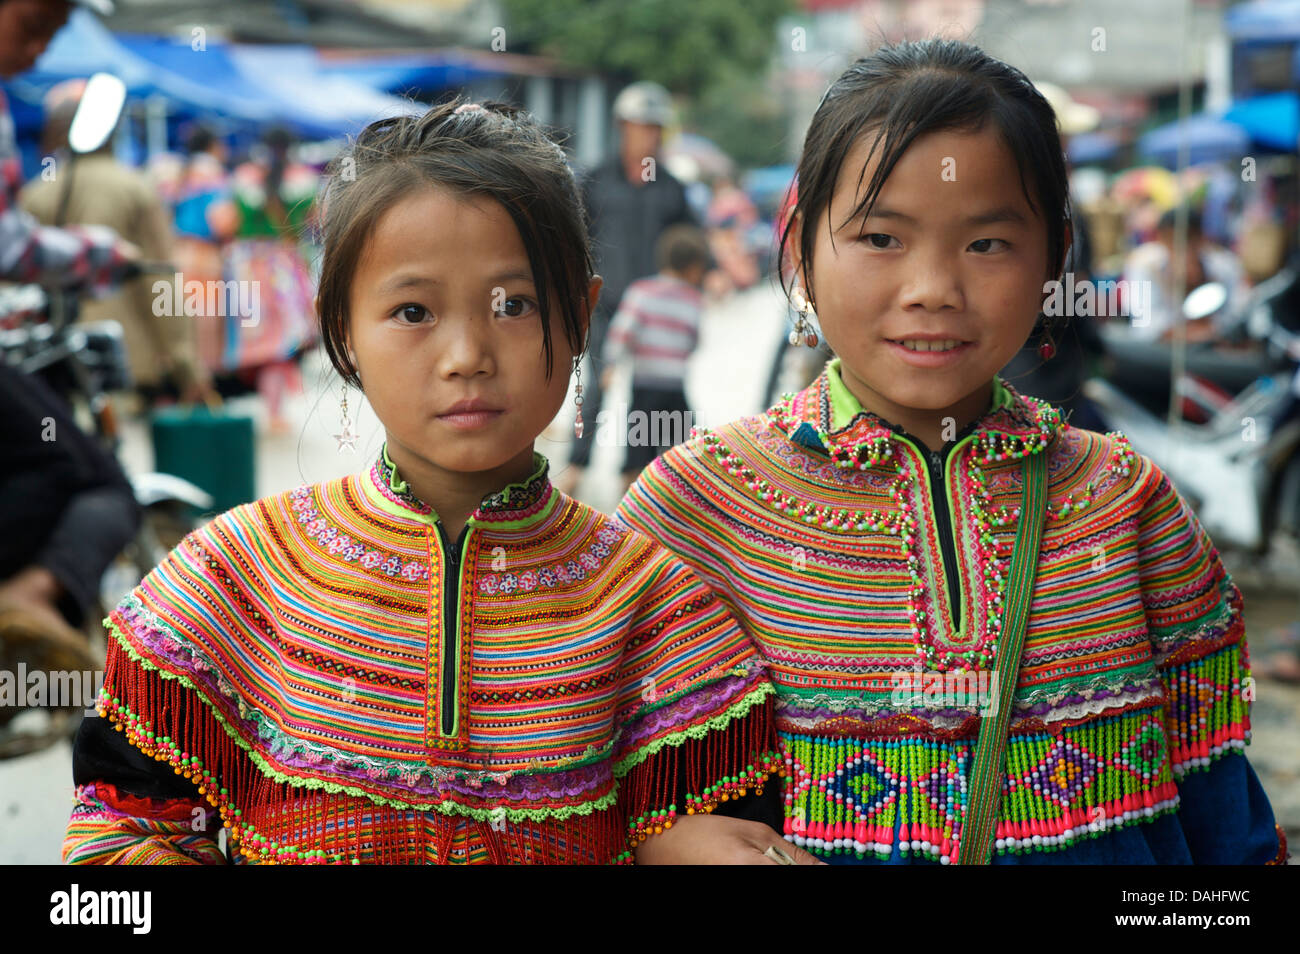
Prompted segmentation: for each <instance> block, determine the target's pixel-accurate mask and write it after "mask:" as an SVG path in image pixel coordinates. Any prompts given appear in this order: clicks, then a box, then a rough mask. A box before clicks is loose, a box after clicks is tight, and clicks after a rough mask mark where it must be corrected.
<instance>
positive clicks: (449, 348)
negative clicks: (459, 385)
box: [430, 318, 496, 378]
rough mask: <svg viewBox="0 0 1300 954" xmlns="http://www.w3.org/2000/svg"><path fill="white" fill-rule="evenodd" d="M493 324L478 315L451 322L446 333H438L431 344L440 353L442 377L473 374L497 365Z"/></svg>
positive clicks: (490, 370) (490, 369) (439, 365)
mask: <svg viewBox="0 0 1300 954" xmlns="http://www.w3.org/2000/svg"><path fill="white" fill-rule="evenodd" d="M491 338H492V336H491V324H490V323H489V322H488V321H486V320H479V319H477V318H472V319H463V320H461V321H457V322H449V323H448V326H447V328H446V335H435V336H433V338H432V339H431V340H430V345H431V346H432V347H433V348H434V349H436V351H437V353H438V372H439V374H440V375H441V376H442V377H466V378H468V377H474V376H476V375H480V374H491V373H492V371H493V370H494V368H495V366H496V365H495V359H494V356H493V347H492V340H491Z"/></svg>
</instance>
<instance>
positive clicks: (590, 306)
mask: <svg viewBox="0 0 1300 954" xmlns="http://www.w3.org/2000/svg"><path fill="white" fill-rule="evenodd" d="M604 285H605V279H603V278H601V277H600V276H599V275H592V276H591V281H589V282H588V283H587V307H586V308H584V309H583V311H582V340H583V341H584V342H585V341H586V340H587V332H588V331H589V330H590V329H591V316H592V315H593V314H595V312H596V302H598V301H600V290H601V288H603V287H604Z"/></svg>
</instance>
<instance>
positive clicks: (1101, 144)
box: [1068, 132, 1119, 166]
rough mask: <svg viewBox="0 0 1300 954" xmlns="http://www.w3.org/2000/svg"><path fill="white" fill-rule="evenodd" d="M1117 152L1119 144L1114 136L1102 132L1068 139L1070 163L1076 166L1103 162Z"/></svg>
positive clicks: (1083, 134) (1081, 134) (1080, 134)
mask: <svg viewBox="0 0 1300 954" xmlns="http://www.w3.org/2000/svg"><path fill="white" fill-rule="evenodd" d="M1118 150H1119V143H1118V142H1116V141H1115V137H1114V135H1112V134H1111V133H1104V132H1093V133H1079V134H1078V135H1077V136H1071V137H1070V145H1069V147H1068V152H1069V155H1070V162H1072V163H1073V164H1074V165H1076V166H1086V165H1088V164H1090V163H1094V162H1105V161H1106V160H1107V159H1110V158H1111V157H1112V156H1114V155H1115V153H1116V152H1117V151H1118Z"/></svg>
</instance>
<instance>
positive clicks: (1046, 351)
mask: <svg viewBox="0 0 1300 954" xmlns="http://www.w3.org/2000/svg"><path fill="white" fill-rule="evenodd" d="M1043 338H1044V339H1045V340H1043V341H1040V342H1039V343H1038V357H1040V358H1042V359H1043V360H1044V361H1051V360H1052V358H1054V357H1056V342H1055V341H1053V340H1052V332H1051V330H1050V329H1049V328H1048V327H1047V325H1046V324H1044V325H1043Z"/></svg>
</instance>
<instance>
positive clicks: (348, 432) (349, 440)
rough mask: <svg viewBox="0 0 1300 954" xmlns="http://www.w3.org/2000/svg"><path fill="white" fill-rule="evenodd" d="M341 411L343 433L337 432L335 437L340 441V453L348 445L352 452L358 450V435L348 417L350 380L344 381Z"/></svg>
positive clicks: (340, 403) (340, 404)
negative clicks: (353, 430)
mask: <svg viewBox="0 0 1300 954" xmlns="http://www.w3.org/2000/svg"><path fill="white" fill-rule="evenodd" d="M339 413H340V414H342V416H343V430H342V433H339V434H335V435H334V439H335V440H336V441H338V442H339V453H340V454H341V453H343V448H344V447H345V446H346V447H347V449H348V450H350V451H352V453H354V454H355V453H356V452H357V435H356V434H353V433H352V420H351V419H350V418H349V417H348V382H346V381H344V382H343V400H342V401H340V402H339Z"/></svg>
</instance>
